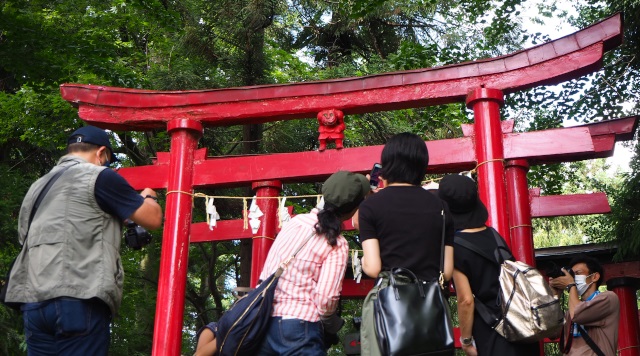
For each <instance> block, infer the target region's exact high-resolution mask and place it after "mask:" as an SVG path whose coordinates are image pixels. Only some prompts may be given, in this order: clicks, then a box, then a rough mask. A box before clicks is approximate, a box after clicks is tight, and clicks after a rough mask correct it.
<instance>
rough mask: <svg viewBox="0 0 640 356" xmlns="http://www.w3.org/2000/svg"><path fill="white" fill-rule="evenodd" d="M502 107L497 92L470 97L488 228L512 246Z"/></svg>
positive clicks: (479, 92)
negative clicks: (495, 231) (501, 116)
mask: <svg viewBox="0 0 640 356" xmlns="http://www.w3.org/2000/svg"><path fill="white" fill-rule="evenodd" d="M503 104H504V96H503V94H502V91H500V90H497V89H489V88H477V89H475V90H473V91H471V92H470V93H469V94H468V95H467V107H468V108H470V109H473V116H474V131H475V149H476V160H477V161H478V165H479V167H478V192H479V195H480V199H481V200H482V201H483V202H484V204H485V205H486V206H487V209H488V210H489V219H488V220H487V225H490V226H492V227H493V228H495V229H496V230H498V232H499V233H500V234H501V235H502V236H503V237H504V238H505V240H507V243H510V238H509V236H510V235H509V222H508V220H507V193H506V188H505V183H504V161H503V160H504V148H503V146H502V127H501V123H500V107H501V106H502V105H503Z"/></svg>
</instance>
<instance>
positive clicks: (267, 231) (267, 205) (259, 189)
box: [251, 180, 282, 288]
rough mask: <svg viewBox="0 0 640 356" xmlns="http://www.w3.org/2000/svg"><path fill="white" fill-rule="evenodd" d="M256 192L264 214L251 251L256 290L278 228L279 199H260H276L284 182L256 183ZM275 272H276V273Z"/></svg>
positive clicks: (254, 187)
mask: <svg viewBox="0 0 640 356" xmlns="http://www.w3.org/2000/svg"><path fill="white" fill-rule="evenodd" d="M251 188H253V190H255V192H256V197H257V198H258V199H257V200H256V204H257V205H258V207H259V208H260V210H261V211H262V212H263V213H264V216H263V218H262V219H260V220H261V221H262V222H261V224H260V228H259V229H258V233H257V234H254V236H253V245H252V251H251V287H252V288H255V286H256V285H257V284H258V278H259V277H260V272H262V267H264V263H265V261H266V260H267V255H268V254H269V249H270V248H271V245H273V240H274V239H275V237H276V229H277V227H278V221H279V219H278V208H279V206H278V199H260V198H276V197H278V196H279V195H280V191H281V190H282V182H281V181H279V180H269V181H263V182H255V183H253V184H252V185H251ZM274 272H275V271H274Z"/></svg>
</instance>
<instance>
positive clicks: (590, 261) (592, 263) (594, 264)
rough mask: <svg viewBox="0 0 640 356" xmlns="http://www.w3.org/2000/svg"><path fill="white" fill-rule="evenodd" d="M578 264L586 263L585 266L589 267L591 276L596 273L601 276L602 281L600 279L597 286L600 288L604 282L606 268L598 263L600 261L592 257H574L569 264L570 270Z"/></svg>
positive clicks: (582, 255)
mask: <svg viewBox="0 0 640 356" xmlns="http://www.w3.org/2000/svg"><path fill="white" fill-rule="evenodd" d="M578 263H584V264H585V265H587V268H588V269H589V274H593V273H596V272H598V273H599V274H600V279H598V281H597V282H596V285H597V286H598V287H600V285H601V284H602V283H603V282H604V268H603V267H602V265H601V264H600V262H598V260H596V259H595V258H593V257H591V256H587V255H585V254H581V255H578V256H576V257H574V258H573V259H572V260H571V262H569V268H573V266H575V265H577V264H578Z"/></svg>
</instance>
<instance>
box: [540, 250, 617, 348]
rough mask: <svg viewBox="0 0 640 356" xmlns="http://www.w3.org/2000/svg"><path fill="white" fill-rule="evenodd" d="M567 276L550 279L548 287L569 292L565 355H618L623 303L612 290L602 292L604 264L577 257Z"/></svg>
mask: <svg viewBox="0 0 640 356" xmlns="http://www.w3.org/2000/svg"><path fill="white" fill-rule="evenodd" d="M570 266H571V271H568V270H566V269H563V270H562V271H563V272H564V276H560V277H557V278H550V279H549V284H550V285H551V286H552V287H553V288H555V289H556V291H558V292H559V293H562V291H563V290H564V291H567V293H568V294H569V307H568V310H567V312H566V314H565V328H564V331H563V332H564V335H563V337H564V340H566V342H565V343H564V345H561V348H562V349H563V350H562V351H563V353H564V354H566V355H587V356H588V355H616V354H617V346H618V321H619V318H620V301H619V300H618V296H617V295H616V294H615V293H613V292H611V291H604V292H601V291H600V290H599V287H600V285H601V284H602V282H603V281H604V270H603V268H602V265H601V264H600V263H599V262H598V261H597V260H596V259H594V258H592V257H589V256H578V257H576V258H574V259H573V260H572V261H571V263H570Z"/></svg>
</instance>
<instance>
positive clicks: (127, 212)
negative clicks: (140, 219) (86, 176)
mask: <svg viewBox="0 0 640 356" xmlns="http://www.w3.org/2000/svg"><path fill="white" fill-rule="evenodd" d="M95 195H96V201H97V202H98V206H100V208H101V209H102V210H104V211H105V212H106V213H108V214H111V215H113V216H116V217H118V218H120V219H121V220H124V219H128V218H129V217H130V216H131V215H132V214H133V213H134V212H135V211H136V210H138V208H139V207H140V206H142V203H144V198H143V197H142V196H141V195H140V194H139V193H138V192H136V191H135V190H134V189H133V188H132V187H131V185H129V182H127V181H126V180H125V179H124V178H123V177H122V176H121V175H119V174H118V173H116V172H115V171H114V170H112V169H103V170H102V172H100V173H99V174H98V178H96V186H95Z"/></svg>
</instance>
